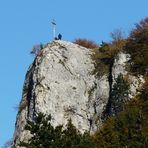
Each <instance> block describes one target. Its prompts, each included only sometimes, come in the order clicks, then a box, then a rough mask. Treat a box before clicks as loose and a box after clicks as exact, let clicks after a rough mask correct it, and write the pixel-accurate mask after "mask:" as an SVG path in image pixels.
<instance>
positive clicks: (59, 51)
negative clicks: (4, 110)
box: [13, 40, 139, 147]
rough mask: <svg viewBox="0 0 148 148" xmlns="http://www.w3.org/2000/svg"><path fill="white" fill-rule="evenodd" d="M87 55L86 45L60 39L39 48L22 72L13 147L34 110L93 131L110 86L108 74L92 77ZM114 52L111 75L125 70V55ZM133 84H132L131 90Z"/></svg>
mask: <svg viewBox="0 0 148 148" xmlns="http://www.w3.org/2000/svg"><path fill="white" fill-rule="evenodd" d="M91 55H92V51H91V50H90V49H87V48H84V47H81V46H79V45H76V44H73V43H70V42H66V41H60V40H58V41H53V42H51V43H49V44H48V45H47V46H46V47H44V48H43V49H42V50H41V51H40V53H39V54H38V56H37V57H36V58H35V60H34V62H33V64H32V65H31V66H30V68H29V70H28V72H27V74H26V79H25V83H24V88H23V96H22V100H21V103H20V106H19V112H18V115H17V120H16V128H15V133H14V141H13V147H19V146H17V144H18V143H19V142H20V141H24V140H27V139H28V137H29V136H30V134H29V133H28V132H27V131H25V130H24V126H25V124H26V121H27V120H28V119H29V120H33V117H34V114H35V113H36V112H43V113H46V114H51V116H52V124H53V125H54V126H57V125H59V124H63V125H65V124H66V123H67V120H68V119H69V118H71V119H72V122H73V124H74V125H75V126H76V128H77V129H79V130H80V131H81V132H84V131H85V130H88V131H91V132H94V131H95V130H96V129H97V128H98V127H99V125H100V124H101V114H102V112H103V111H104V108H105V106H106V104H107V102H108V98H109V90H110V88H109V82H108V76H106V75H104V76H102V77H101V78H96V77H95V75H94V74H93V71H94V68H95V67H94V61H92V58H91ZM118 56H119V57H118V58H117V59H116V60H115V63H114V66H113V70H112V71H113V74H112V76H113V78H116V77H117V76H118V74H119V71H120V72H121V73H123V74H126V71H125V69H124V68H123V67H124V65H125V62H127V61H128V58H129V57H128V56H126V55H125V54H123V53H120V54H119V55H118ZM100 70H101V69H100ZM134 81H136V79H134ZM137 87H139V86H135V87H133V92H134V91H135V89H136V88H137ZM134 93H135V92H134Z"/></svg>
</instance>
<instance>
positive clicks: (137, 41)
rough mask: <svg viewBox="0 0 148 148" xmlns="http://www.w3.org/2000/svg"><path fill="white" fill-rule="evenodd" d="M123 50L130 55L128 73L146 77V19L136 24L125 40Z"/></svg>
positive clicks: (147, 40) (147, 59)
mask: <svg viewBox="0 0 148 148" xmlns="http://www.w3.org/2000/svg"><path fill="white" fill-rule="evenodd" d="M125 50H126V51H127V52H128V53H129V54H130V55H131V61H130V71H131V72H133V73H134V74H135V75H138V74H142V75H145V76H147V75H148V17H146V18H145V19H143V20H141V21H140V23H138V24H136V27H135V29H133V30H132V31H131V33H130V36H129V38H128V39H127V44H126V46H125Z"/></svg>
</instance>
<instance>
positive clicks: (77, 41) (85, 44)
mask: <svg viewBox="0 0 148 148" xmlns="http://www.w3.org/2000/svg"><path fill="white" fill-rule="evenodd" d="M73 43H75V44H78V45H80V46H83V47H86V48H90V49H94V48H99V45H98V44H97V43H95V42H94V41H91V40H88V39H80V38H79V39H75V41H74V42H73Z"/></svg>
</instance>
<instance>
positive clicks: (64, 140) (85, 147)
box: [20, 113, 94, 148]
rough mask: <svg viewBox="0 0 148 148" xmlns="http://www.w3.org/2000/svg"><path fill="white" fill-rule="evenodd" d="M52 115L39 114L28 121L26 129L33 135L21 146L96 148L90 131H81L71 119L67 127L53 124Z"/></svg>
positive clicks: (32, 147) (36, 147) (33, 147)
mask: <svg viewBox="0 0 148 148" xmlns="http://www.w3.org/2000/svg"><path fill="white" fill-rule="evenodd" d="M50 122H51V116H50V115H48V116H46V115H44V114H42V113H39V114H37V116H36V117H35V121H34V122H32V121H28V122H27V125H26V126H25V130H29V131H30V133H31V134H32V137H31V138H30V139H29V140H28V142H21V143H20V146H24V147H27V148H94V142H93V138H92V137H91V136H90V135H89V133H84V134H82V133H80V132H79V131H78V130H77V129H76V128H75V127H74V125H73V124H72V121H71V120H69V121H68V123H67V125H66V128H63V126H61V125H59V126H56V127H55V128H54V127H53V126H52V125H51V123H50Z"/></svg>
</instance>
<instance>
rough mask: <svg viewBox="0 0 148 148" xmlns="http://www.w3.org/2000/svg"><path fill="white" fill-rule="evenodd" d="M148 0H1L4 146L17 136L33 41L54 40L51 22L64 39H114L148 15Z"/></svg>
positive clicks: (0, 137)
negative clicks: (21, 100)
mask: <svg viewBox="0 0 148 148" xmlns="http://www.w3.org/2000/svg"><path fill="white" fill-rule="evenodd" d="M147 6H148V0H21V1H20V0H0V46H1V47H0V52H1V53H0V99H1V103H0V117H1V118H0V147H2V145H3V144H4V143H5V142H6V141H7V140H9V139H10V138H11V137H12V136H13V132H14V126H15V120H16V114H17V111H16V109H14V108H16V106H18V104H19V102H20V99H21V95H22V87H23V82H24V78H25V74H26V72H27V69H28V67H29V65H30V64H31V63H32V61H33V58H34V57H33V56H31V55H30V54H29V53H30V51H31V49H32V46H33V45H35V44H39V43H47V42H49V41H50V40H52V27H51V21H52V19H53V18H54V19H55V20H56V23H57V33H59V32H60V33H61V34H62V35H63V40H68V41H73V40H74V39H76V38H87V39H91V40H94V41H96V42H97V43H100V42H101V41H102V40H103V41H110V40H111V38H110V36H109V34H110V32H112V31H114V30H115V29H118V28H122V29H123V30H124V31H125V32H126V34H128V32H129V31H130V29H131V28H133V27H134V24H135V23H137V22H139V21H140V20H141V19H142V18H144V17H146V16H148V9H147Z"/></svg>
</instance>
